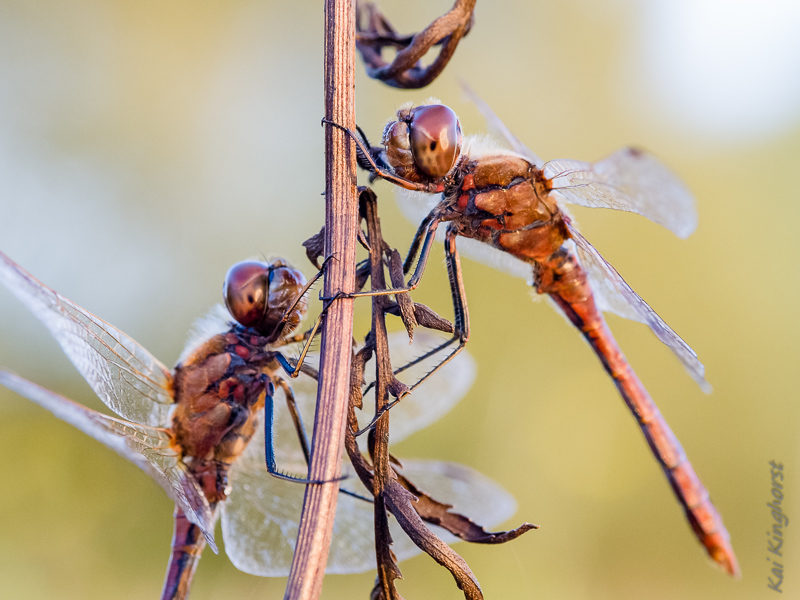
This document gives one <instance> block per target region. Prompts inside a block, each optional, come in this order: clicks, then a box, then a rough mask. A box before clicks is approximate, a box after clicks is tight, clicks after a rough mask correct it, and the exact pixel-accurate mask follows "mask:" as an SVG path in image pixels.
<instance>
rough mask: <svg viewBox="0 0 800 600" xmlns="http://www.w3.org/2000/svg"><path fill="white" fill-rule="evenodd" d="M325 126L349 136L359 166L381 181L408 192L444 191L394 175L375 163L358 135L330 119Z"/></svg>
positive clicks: (431, 192) (430, 184)
mask: <svg viewBox="0 0 800 600" xmlns="http://www.w3.org/2000/svg"><path fill="white" fill-rule="evenodd" d="M322 124H323V125H331V126H333V127H336V128H337V129H341V130H342V131H344V132H345V133H346V134H347V135H349V136H350V137H351V138H352V139H353V141H354V142H355V144H356V148H357V149H358V152H359V156H358V164H359V166H360V167H361V168H362V169H365V170H368V171H369V172H370V173H372V174H374V175H375V176H377V177H380V178H381V179H385V180H386V181H389V182H391V183H393V184H395V185H399V186H400V187H402V188H405V189H407V190H412V191H416V192H428V193H429V194H435V193H436V192H441V191H442V190H440V189H439V187H438V186H437V185H436V184H433V183H416V182H414V181H409V180H408V179H403V178H402V177H398V176H397V175H395V174H394V173H391V172H390V171H389V170H387V169H385V168H383V167H381V166H379V165H378V163H377V162H376V161H375V158H374V157H373V152H372V151H371V150H372V149H371V148H367V146H366V145H365V144H364V140H362V139H361V137H359V136H358V134H356V132H354V131H352V130H351V129H348V128H347V127H345V126H343V125H340V124H339V123H336V122H334V121H330V120H328V119H322ZM365 139H366V138H365Z"/></svg>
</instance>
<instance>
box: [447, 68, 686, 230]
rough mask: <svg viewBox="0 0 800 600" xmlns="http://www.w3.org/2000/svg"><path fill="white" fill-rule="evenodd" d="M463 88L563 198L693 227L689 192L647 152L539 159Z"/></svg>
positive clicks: (679, 227) (678, 227)
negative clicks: (600, 157)
mask: <svg viewBox="0 0 800 600" xmlns="http://www.w3.org/2000/svg"><path fill="white" fill-rule="evenodd" d="M462 87H463V88H464V93H465V94H466V95H467V97H468V98H469V100H471V101H472V102H473V103H474V104H475V105H476V106H477V107H478V109H479V110H480V111H481V114H483V116H484V118H485V119H486V122H487V123H488V124H489V126H490V127H491V128H492V129H493V130H495V131H496V132H497V133H498V134H500V135H501V136H503V137H504V138H505V139H506V141H507V142H508V144H509V145H510V146H511V148H512V149H513V150H514V151H515V152H517V153H518V154H521V155H522V156H524V157H525V158H527V159H528V160H530V161H531V163H533V164H534V165H535V166H537V167H539V168H541V169H543V171H544V176H545V177H546V178H548V179H550V180H552V185H553V190H554V192H556V193H557V195H558V197H560V198H561V199H563V200H564V201H565V202H570V203H572V204H577V205H578V206H588V207H590V208H613V209H616V210H624V211H627V212H633V213H636V214H639V215H642V216H643V217H646V218H648V219H650V220H651V221H654V222H655V223H658V224H659V225H662V226H664V227H666V228H667V229H669V230H670V231H672V232H673V233H674V234H675V235H677V236H678V237H681V238H685V237H687V236H689V235H691V233H692V232H693V231H694V230H695V228H696V227H697V212H696V211H695V207H694V199H693V198H692V195H691V193H690V192H689V190H688V189H687V188H686V186H684V185H683V183H682V182H681V181H680V179H678V178H677V177H676V176H675V174H674V173H672V172H671V171H670V170H669V169H668V168H667V167H666V166H664V165H663V164H662V163H661V162H660V161H659V160H658V159H657V158H655V157H654V156H653V155H652V154H648V153H647V152H644V151H642V150H638V149H636V148H623V149H622V150H618V151H617V152H615V153H614V154H612V155H611V156H609V157H608V158H604V159H603V160H601V161H599V162H596V163H588V162H583V161H578V160H567V159H559V160H551V161H549V162H547V163H545V162H544V161H542V159H541V158H539V157H538V156H537V155H536V154H535V153H534V152H533V151H532V150H531V149H530V148H528V147H527V146H526V145H525V144H523V143H522V142H520V141H519V139H517V137H516V136H515V135H514V134H513V133H511V130H510V129H508V127H506V126H505V125H504V124H503V122H502V121H501V120H500V119H499V118H498V117H497V115H496V114H495V113H494V112H493V111H492V109H491V108H489V105H487V104H486V102H484V101H483V100H481V99H480V98H479V97H478V95H477V94H476V93H475V92H474V91H472V89H470V88H469V86H467V85H466V84H464V83H462Z"/></svg>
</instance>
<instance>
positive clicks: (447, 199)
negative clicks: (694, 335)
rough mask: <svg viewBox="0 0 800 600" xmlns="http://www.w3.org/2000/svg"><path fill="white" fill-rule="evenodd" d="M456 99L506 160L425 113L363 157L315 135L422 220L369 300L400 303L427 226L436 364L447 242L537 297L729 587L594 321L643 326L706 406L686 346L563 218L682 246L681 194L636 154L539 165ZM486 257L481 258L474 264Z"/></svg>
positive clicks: (365, 144)
mask: <svg viewBox="0 0 800 600" xmlns="http://www.w3.org/2000/svg"><path fill="white" fill-rule="evenodd" d="M466 92H467V94H468V95H469V96H470V97H471V99H472V100H473V102H475V103H476V104H477V105H478V107H479V109H480V110H481V111H482V113H483V114H484V116H485V117H486V119H487V121H488V122H489V123H490V124H491V125H492V126H493V127H494V129H496V130H497V131H499V133H500V134H501V135H502V136H503V137H505V139H506V141H507V142H508V144H509V145H510V147H511V150H508V149H505V148H501V147H499V146H498V145H497V144H496V143H492V142H491V141H490V140H487V139H485V138H481V137H466V138H465V137H464V136H463V135H462V131H461V124H460V121H459V119H458V116H457V115H456V113H455V112H454V111H453V110H452V109H451V108H450V107H448V106H446V105H444V104H441V103H439V102H438V101H437V100H430V101H428V102H427V103H426V104H423V105H414V104H412V103H409V104H406V105H403V106H401V107H400V108H399V109H398V111H397V114H396V118H394V119H393V120H391V121H390V122H389V123H388V124H387V125H386V127H385V128H384V130H383V136H382V143H381V144H380V145H377V146H371V145H370V144H369V141H368V140H367V138H366V136H365V135H364V133H363V131H361V129H360V128H358V129H357V132H354V131H351V130H348V129H346V128H344V127H342V126H341V125H338V124H336V123H332V122H328V124H329V125H332V126H335V127H338V128H340V129H342V130H344V131H345V132H346V133H347V134H348V135H350V137H351V138H352V139H353V141H354V142H355V143H356V146H357V149H358V150H357V158H358V163H359V166H360V167H362V168H363V169H365V170H367V171H369V172H370V179H371V180H374V179H377V178H381V179H384V180H386V181H389V182H391V183H393V184H395V185H397V186H399V188H401V190H403V192H402V193H400V194H398V196H399V201H400V203H401V205H402V207H403V209H404V210H406V211H407V212H409V213H412V214H413V215H417V214H419V212H420V211H419V209H420V207H422V213H421V214H422V215H423V216H422V217H421V223H420V225H419V228H418V229H417V232H416V234H415V236H414V239H413V241H412V244H411V248H410V250H409V253H408V255H407V257H406V260H405V263H404V271H405V273H406V274H408V273H409V272H411V271H412V267H413V273H412V274H411V277H410V279H409V280H408V282H407V284H406V287H405V288H403V289H394V290H383V291H381V292H380V293H387V294H389V293H400V292H404V291H408V290H413V289H414V288H416V287H417V285H419V282H420V280H421V278H422V275H423V272H424V270H425V266H426V264H427V261H428V258H429V255H430V252H431V249H432V245H433V242H434V239H435V238H436V235H437V230H438V228H439V225H441V224H445V223H446V224H447V226H446V231H445V236H444V247H445V258H446V265H447V270H448V275H449V279H450V283H451V292H452V297H453V305H454V312H455V320H454V324H455V329H456V332H455V334H454V336H453V338H451V339H450V340H448V341H447V342H445V344H443V345H442V346H445V345H447V344H450V345H453V344H454V345H455V348H454V349H452V350H451V353H450V354H449V355H448V358H446V359H445V361H443V363H446V361H447V360H448V359H449V358H452V357H454V356H456V355H457V354H458V353H459V352H460V351H461V350H462V349H463V347H464V345H465V344H466V343H467V341H468V339H469V313H468V309H467V302H466V296H465V290H464V284H463V281H462V276H461V263H460V257H459V251H458V249H457V247H456V239H457V238H458V246H459V248H460V249H461V250H465V251H466V252H468V253H471V254H473V255H476V256H483V257H484V258H485V259H486V260H484V262H489V263H490V264H491V263H495V264H496V265H499V266H500V268H502V269H505V270H509V271H511V272H512V273H515V274H521V275H523V276H524V277H527V278H529V279H530V280H531V282H532V285H533V286H534V287H535V289H536V290H537V292H538V293H539V294H546V295H547V296H548V297H549V298H550V299H551V300H552V301H553V303H554V304H555V305H556V307H557V308H558V309H559V310H560V311H561V312H562V313H563V314H564V315H565V316H566V317H567V319H568V320H569V321H570V322H571V323H572V324H573V325H574V326H575V327H576V328H577V329H578V330H579V331H580V332H581V334H582V335H583V337H584V338H585V339H586V341H587V342H588V343H589V345H590V346H591V348H592V349H593V350H594V352H595V354H596V355H597V357H598V358H599V359H600V362H601V363H602V365H603V367H604V369H605V370H606V372H607V373H608V375H610V377H611V379H612V380H613V381H614V383H615V385H616V387H617V389H618V391H619V393H620V394H621V396H622V398H623V400H624V401H625V403H626V405H627V406H628V408H629V409H630V411H631V412H632V413H633V415H634V417H635V418H636V421H637V422H638V424H639V427H640V428H641V431H642V433H643V434H644V437H645V439H646V441H647V443H648V445H649V446H650V449H651V451H652V453H653V455H654V456H655V458H656V460H657V461H658V463H659V465H660V466H661V468H662V469H663V471H664V474H665V475H666V478H667V480H668V481H669V483H670V485H671V487H672V489H673V491H674V492H675V495H676V497H677V499H678V501H679V502H680V504H681V505H682V507H683V509H684V512H685V514H686V518H687V520H688V522H689V524H690V525H691V527H692V529H693V531H694V533H695V535H696V536H697V538H698V539H699V540H700V542H701V543H702V544H703V546H704V547H705V549H706V551H707V553H708V554H709V556H710V557H711V558H712V559H713V560H714V561H715V563H716V564H718V565H719V566H720V567H721V568H722V569H723V570H724V571H726V572H727V573H729V574H731V575H733V576H738V575H739V567H738V563H737V560H736V556H735V554H734V552H733V548H732V545H731V542H730V536H729V534H728V532H727V530H726V529H725V526H724V524H723V522H722V517H721V516H720V514H719V512H718V510H717V509H716V507H715V506H714V505H713V504H712V502H711V499H710V496H709V493H708V491H707V490H706V488H705V487H704V485H703V484H702V483H701V481H700V479H699V477H698V476H697V474H696V473H695V471H694V468H693V467H692V465H691V463H690V462H689V460H688V459H687V457H686V453H685V451H684V450H683V448H682V447H681V445H680V443H679V442H678V440H677V438H676V437H675V435H674V434H673V432H672V430H671V429H670V427H669V425H667V423H666V421H665V420H664V418H663V417H662V415H661V413H660V411H659V410H658V407H657V406H656V404H655V403H654V402H653V400H652V398H651V397H650V395H649V394H648V392H647V390H646V389H645V388H644V385H643V384H642V383H641V381H640V380H639V378H638V377H637V376H636V374H635V373H634V371H633V369H632V368H631V366H630V364H629V363H628V361H627V359H626V358H625V356H624V355H623V353H622V351H621V349H620V348H619V346H618V345H617V343H616V341H615V340H614V337H613V335H612V334H611V331H610V329H609V328H608V326H607V324H606V322H605V319H604V318H603V312H612V313H615V314H617V315H620V316H622V317H625V318H629V319H633V320H636V321H639V322H642V323H645V324H646V325H647V326H648V327H649V328H650V329H651V330H652V331H653V333H654V334H655V335H656V337H657V338H658V339H659V340H660V341H661V342H663V343H664V344H666V345H667V346H668V347H669V348H670V349H671V350H672V352H673V353H674V354H675V355H676V356H677V357H678V359H679V360H680V361H681V363H682V364H683V366H684V367H685V369H686V370H687V371H688V373H689V374H690V375H691V376H692V377H693V378H694V380H695V381H696V382H697V383H698V384H699V385H700V387H701V388H702V389H703V390H704V391H705V392H707V393H708V392H710V389H711V388H710V386H709V384H708V383H707V382H706V380H705V369H704V366H703V364H702V363H701V362H700V361H699V360H698V358H697V354H696V353H695V352H694V351H693V350H692V349H691V348H690V347H689V345H688V344H687V343H686V342H684V340H683V339H681V338H680V337H679V336H678V335H677V334H676V333H675V332H674V331H673V330H672V328H670V327H669V325H667V324H666V323H665V322H664V320H663V319H662V318H661V317H659V316H658V314H656V312H655V311H654V310H653V309H652V308H650V306H648V305H647V303H646V302H645V301H644V300H642V298H641V297H640V296H639V295H638V294H637V293H636V292H634V291H633V289H631V287H630V286H629V285H628V284H627V283H626V282H625V280H624V279H623V278H622V277H621V276H620V274H619V273H618V272H617V271H616V269H614V267H612V266H611V265H610V264H609V263H608V262H607V261H606V260H605V259H604V258H603V257H602V256H601V255H600V253H599V252H598V251H597V250H596V249H595V248H594V247H593V246H592V245H591V244H590V243H589V242H588V241H587V240H586V238H585V237H584V236H583V235H582V234H581V233H580V231H579V230H578V228H577V226H576V224H575V221H574V220H573V218H572V217H571V216H570V214H569V213H568V212H567V209H566V207H565V203H571V204H575V205H578V206H586V207H593V208H601V207H602V208H612V209H616V210H623V211H628V212H633V213H637V214H640V215H642V216H644V217H646V218H648V219H650V220H652V221H654V222H656V223H658V224H660V225H662V226H664V227H666V228H667V229H669V230H670V231H672V232H674V233H675V234H676V235H678V236H679V237H681V238H685V237H687V236H688V235H689V234H691V233H692V232H693V231H694V229H695V227H696V225H697V215H696V212H695V208H694V200H693V198H692V196H691V194H690V192H689V191H688V190H687V189H686V187H685V186H684V185H683V183H682V182H681V181H680V180H679V179H678V178H677V176H675V175H674V174H673V173H672V172H670V171H669V170H668V169H667V167H666V166H664V165H663V164H662V163H661V162H660V161H658V160H657V159H656V158H655V157H654V156H652V155H651V154H649V153H647V152H645V151H643V150H640V149H637V148H624V149H621V150H619V151H617V152H615V153H613V154H611V155H610V156H608V157H607V158H605V159H603V160H600V161H598V162H595V163H589V162H583V161H577V160H551V161H548V162H545V161H543V160H542V159H540V158H539V157H538V156H537V155H536V154H534V153H533V152H532V151H531V150H530V149H529V148H527V146H525V145H524V144H523V143H522V142H520V141H519V140H518V139H517V138H516V137H515V136H514V135H513V134H512V133H511V131H510V130H509V129H508V128H507V127H506V126H505V125H504V124H503V123H502V121H500V119H499V118H498V117H497V116H496V115H495V114H494V112H492V110H491V109H490V108H489V106H488V105H487V104H486V103H485V102H483V101H482V100H481V99H480V98H479V97H477V95H475V94H474V92H472V91H471V90H469V89H467V90H466ZM409 207H410V208H409ZM417 220H418V219H417ZM487 251H488V252H487ZM487 254H490V255H491V256H490V257H488V258H487V257H486V255H487ZM415 261H416V267H414V263H415ZM373 293H374V292H373ZM356 295H358V294H356Z"/></svg>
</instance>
